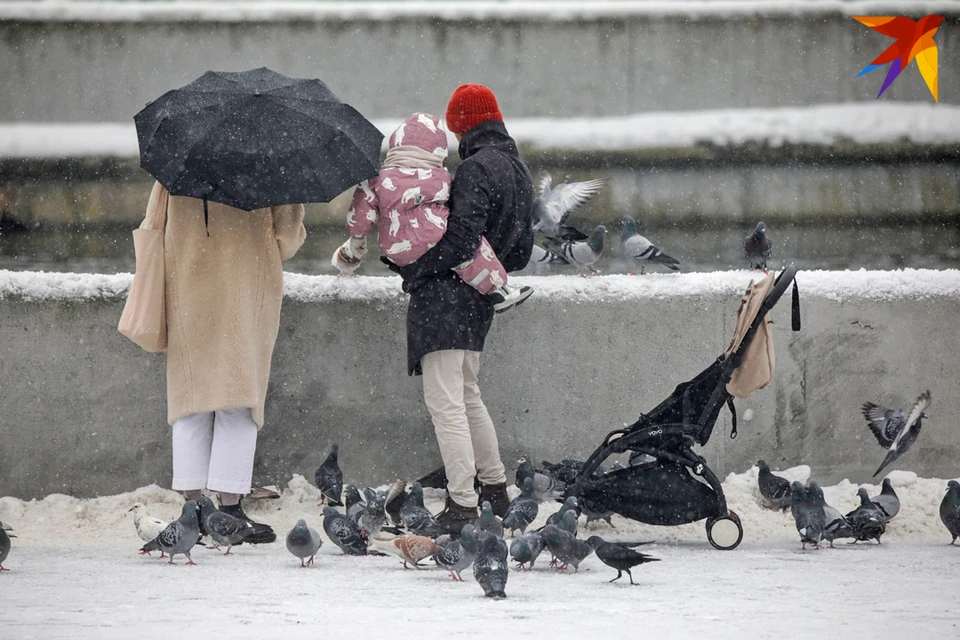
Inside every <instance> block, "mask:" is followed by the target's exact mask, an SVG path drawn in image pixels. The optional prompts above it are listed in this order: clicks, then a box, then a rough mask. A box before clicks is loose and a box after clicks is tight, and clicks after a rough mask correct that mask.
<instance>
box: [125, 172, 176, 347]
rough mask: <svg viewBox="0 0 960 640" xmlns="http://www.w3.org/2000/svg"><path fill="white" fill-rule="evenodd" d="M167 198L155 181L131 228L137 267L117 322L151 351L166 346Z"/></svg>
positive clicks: (126, 333)
mask: <svg viewBox="0 0 960 640" xmlns="http://www.w3.org/2000/svg"><path fill="white" fill-rule="evenodd" d="M168 200H169V193H167V190H166V189H164V188H163V187H162V186H160V184H159V183H158V184H156V185H154V188H153V192H152V193H151V194H150V202H149V204H148V205H147V215H146V217H145V218H144V224H143V225H142V226H141V228H139V229H136V230H134V232H133V251H134V254H135V255H136V257H137V270H136V273H134V274H133V284H132V285H131V286H130V295H129V296H127V304H126V305H125V306H124V307H123V315H121V316H120V324H119V325H118V326H117V329H118V330H119V331H120V333H122V334H123V335H125V336H127V337H128V338H130V339H131V340H133V341H134V342H135V343H137V345H138V346H139V347H140V348H142V349H143V350H144V351H149V352H151V353H156V352H160V351H166V350H167V315H166V303H165V300H164V299H165V297H166V290H165V287H164V264H163V234H164V232H165V229H166V226H167V203H168ZM144 227H159V228H144Z"/></svg>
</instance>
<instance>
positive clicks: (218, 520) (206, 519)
mask: <svg viewBox="0 0 960 640" xmlns="http://www.w3.org/2000/svg"><path fill="white" fill-rule="evenodd" d="M200 520H201V521H202V522H203V529H204V531H206V532H207V534H209V535H210V537H211V538H213V541H214V543H215V544H214V545H213V546H211V547H208V548H210V549H219V548H220V545H222V544H225V545H227V552H226V553H225V554H224V555H227V556H228V555H230V548H231V547H233V546H235V545H238V544H243V541H244V539H245V538H246V537H247V536H249V535H253V532H254V529H253V527H252V526H251V525H250V523H249V522H247V521H246V520H241V519H240V518H235V517H233V516H232V515H230V514H229V513H224V512H223V511H218V510H217V508H216V507H215V506H214V504H213V500H211V499H210V498H209V497H207V496H202V497H201V498H200Z"/></svg>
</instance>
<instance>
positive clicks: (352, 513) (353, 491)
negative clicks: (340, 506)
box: [344, 485, 366, 524]
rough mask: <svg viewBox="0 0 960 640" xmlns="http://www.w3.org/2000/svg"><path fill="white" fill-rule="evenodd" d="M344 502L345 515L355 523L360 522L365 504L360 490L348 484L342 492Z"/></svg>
mask: <svg viewBox="0 0 960 640" xmlns="http://www.w3.org/2000/svg"><path fill="white" fill-rule="evenodd" d="M344 500H345V502H346V511H347V517H348V518H350V519H351V520H353V521H354V522H356V523H358V524H359V523H360V516H361V515H363V511H364V508H365V507H366V505H365V504H364V503H363V497H362V496H361V495H360V490H359V489H357V488H356V487H355V486H353V485H348V486H347V489H346V492H345V494H344Z"/></svg>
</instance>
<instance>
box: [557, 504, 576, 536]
mask: <svg viewBox="0 0 960 640" xmlns="http://www.w3.org/2000/svg"><path fill="white" fill-rule="evenodd" d="M578 518H579V516H578V515H577V512H576V511H574V510H573V509H570V510H568V511H567V512H566V513H565V514H563V517H562V518H560V522H558V523H557V524H556V526H557V527H560V528H561V529H563V530H564V531H566V532H567V533H569V534H570V535H572V536H574V537H576V535H577V525H578V521H577V519H578Z"/></svg>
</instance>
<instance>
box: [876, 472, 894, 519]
mask: <svg viewBox="0 0 960 640" xmlns="http://www.w3.org/2000/svg"><path fill="white" fill-rule="evenodd" d="M870 500H871V501H873V502H874V503H876V504H877V505H878V506H879V507H880V510H881V511H883V515H885V516H887V521H890V520H893V517H894V516H895V515H897V514H898V513H900V498H898V497H897V492H896V491H894V490H893V484H892V483H891V482H890V478H884V479H883V483H882V489H881V490H880V494H879V495H876V496H873V497H872V498H870Z"/></svg>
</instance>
